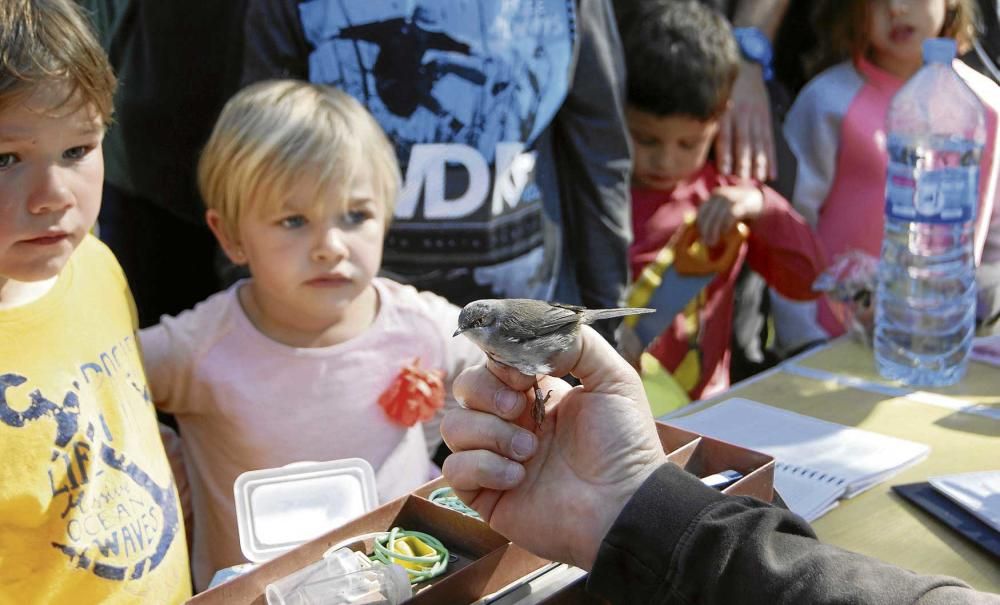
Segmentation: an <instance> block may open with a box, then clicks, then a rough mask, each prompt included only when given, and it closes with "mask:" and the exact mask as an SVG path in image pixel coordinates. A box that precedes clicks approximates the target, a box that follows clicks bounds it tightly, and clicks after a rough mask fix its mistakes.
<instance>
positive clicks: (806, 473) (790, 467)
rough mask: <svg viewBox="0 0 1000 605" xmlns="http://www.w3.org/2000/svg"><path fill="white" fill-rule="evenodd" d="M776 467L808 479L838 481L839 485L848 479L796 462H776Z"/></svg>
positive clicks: (826, 481) (828, 481)
mask: <svg viewBox="0 0 1000 605" xmlns="http://www.w3.org/2000/svg"><path fill="white" fill-rule="evenodd" d="M774 466H775V468H777V469H779V470H782V471H785V472H788V473H791V474H793V475H798V476H800V477H805V478H807V479H816V480H817V481H821V482H823V483H836V484H837V485H843V484H844V483H846V481H845V480H844V479H842V478H840V477H837V476H835V475H828V474H826V473H824V472H822V471H817V470H815V469H811V468H808V467H805V466H798V465H795V464H789V463H787V462H775V463H774Z"/></svg>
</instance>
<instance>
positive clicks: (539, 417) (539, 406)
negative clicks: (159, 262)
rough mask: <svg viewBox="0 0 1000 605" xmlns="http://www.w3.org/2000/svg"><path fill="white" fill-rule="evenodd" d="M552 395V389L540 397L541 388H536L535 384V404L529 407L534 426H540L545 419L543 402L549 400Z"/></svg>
mask: <svg viewBox="0 0 1000 605" xmlns="http://www.w3.org/2000/svg"><path fill="white" fill-rule="evenodd" d="M551 396H552V391H549V392H548V393H546V394H545V397H542V389H540V388H538V385H537V384H535V404H534V406H533V407H532V408H531V417H532V418H533V419H534V420H535V428H536V429H537V428H538V427H540V426H542V422H544V421H545V402H546V401H548V400H549V397H551Z"/></svg>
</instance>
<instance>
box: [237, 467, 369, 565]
mask: <svg viewBox="0 0 1000 605" xmlns="http://www.w3.org/2000/svg"><path fill="white" fill-rule="evenodd" d="M233 492H234V495H235V498H236V523H237V526H238V528H239V534H240V549H241V550H242V551H243V555H244V556H246V558H247V559H248V560H250V561H252V562H254V563H260V562H263V561H267V560H269V559H273V558H274V557H276V556H278V555H280V554H282V553H284V552H287V551H289V550H291V549H293V548H295V547H296V546H298V545H300V544H303V543H305V542H308V541H309V540H311V539H313V538H315V537H317V536H319V535H321V534H323V533H326V532H328V531H330V530H331V529H334V528H337V527H340V526H341V525H343V524H344V523H347V522H348V521H351V520H352V519H355V518H356V517H359V516H361V515H363V514H365V513H366V512H368V511H370V510H372V509H373V508H375V506H377V504H378V494H377V492H376V487H375V471H374V470H373V469H372V466H371V465H370V464H369V463H368V461H366V460H363V459H361V458H344V459H342V460H331V461H329V462H297V463H295V464H290V465H288V466H283V467H281V468H269V469H263V470H258V471H248V472H245V473H243V474H242V475H240V476H239V477H237V478H236V483H235V484H234V485H233Z"/></svg>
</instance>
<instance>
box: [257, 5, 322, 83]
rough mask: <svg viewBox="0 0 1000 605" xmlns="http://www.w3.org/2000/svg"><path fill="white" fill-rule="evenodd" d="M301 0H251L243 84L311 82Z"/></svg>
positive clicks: (309, 49)
mask: <svg viewBox="0 0 1000 605" xmlns="http://www.w3.org/2000/svg"><path fill="white" fill-rule="evenodd" d="M298 4H299V3H298V0H249V2H248V4H247V14H246V18H245V20H244V22H243V33H244V36H245V39H246V42H245V45H246V47H245V49H244V54H243V77H242V83H243V85H244V86H245V85H247V84H252V83H254V82H259V81H261V80H268V79H271V78H292V79H296V80H308V79H309V53H310V52H311V50H312V49H311V48H310V47H309V44H308V42H306V38H305V33H304V32H303V31H302V22H301V21H300V20H299V9H298Z"/></svg>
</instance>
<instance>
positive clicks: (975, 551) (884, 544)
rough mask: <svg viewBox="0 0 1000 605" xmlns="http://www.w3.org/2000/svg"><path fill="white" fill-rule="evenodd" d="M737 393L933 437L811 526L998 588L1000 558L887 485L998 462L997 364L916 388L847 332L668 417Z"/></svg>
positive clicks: (866, 549)
mask: <svg viewBox="0 0 1000 605" xmlns="http://www.w3.org/2000/svg"><path fill="white" fill-rule="evenodd" d="M730 397H745V398H747V399H753V400H756V401H759V402H761V403H766V404H769V405H773V406H775V407H779V408H784V409H787V410H791V411H794V412H798V413H801V414H806V415H808V416H813V417H816V418H822V419H824V420H829V421H832V422H837V423H840V424H844V425H847V426H854V427H858V428H862V429H866V430H869V431H874V432H876V433H882V434H885V435H892V436H895V437H900V438H903V439H909V440H911V441H917V442H920V443H925V444H927V445H929V446H930V447H931V453H930V455H929V456H928V457H927V459H926V460H924V461H922V462H920V463H919V464H917V465H916V466H913V467H910V468H908V469H906V470H904V471H903V472H901V473H900V474H898V475H896V476H894V477H891V478H890V479H889V480H887V481H885V482H883V483H880V484H878V485H876V486H875V487H874V488H872V489H871V490H869V491H867V492H864V493H862V494H861V495H859V496H856V497H854V498H852V499H849V500H841V501H840V504H839V506H837V507H836V508H834V509H833V510H832V511H830V512H829V513H827V514H825V515H824V516H822V517H820V518H819V519H817V520H816V521H815V522H814V523H813V527H814V528H815V530H816V533H817V534H818V535H819V538H820V539H821V540H822V541H824V542H827V543H830V544H835V545H837V546H840V547H843V548H846V549H848V550H852V551H856V552H860V553H864V554H866V555H870V556H873V557H876V558H878V559H882V560H884V561H888V562H891V563H893V564H896V565H899V566H901V567H905V568H907V569H911V570H913V571H916V572H919V573H926V574H945V575H950V576H955V577H958V578H961V579H962V580H964V581H966V582H968V583H969V584H970V585H972V586H974V587H975V588H978V589H980V590H988V591H992V592H1000V561H998V560H997V559H994V558H992V557H991V556H990V555H989V554H987V553H986V552H985V551H983V550H981V549H979V548H978V547H976V546H974V545H973V544H971V543H969V542H968V541H967V540H966V539H965V538H963V537H962V536H961V535H960V534H958V533H957V532H954V531H953V530H951V529H950V528H949V527H947V526H946V525H944V524H943V523H941V522H939V521H938V520H937V519H936V518H934V517H932V516H931V515H929V514H927V513H925V512H923V510H921V509H918V508H917V507H915V506H913V505H912V504H910V503H909V502H907V501H905V500H903V499H902V498H900V497H898V496H896V495H895V494H894V493H892V492H891V491H890V487H891V486H892V485H897V484H902V483H913V482H919V481H926V480H927V479H928V478H929V477H933V476H936V475H945V474H953V473H962V472H969V471H982V470H997V469H1000V368H996V367H993V366H988V365H985V364H980V363H974V362H973V363H970V364H969V371H968V373H967V375H966V377H965V379H963V381H962V382H961V383H959V384H958V385H956V386H953V387H948V388H943V389H929V390H926V391H915V390H911V389H908V388H906V387H903V386H902V385H899V384H897V383H890V382H886V381H883V380H881V379H880V378H879V377H878V375H877V373H876V372H875V369H874V360H873V357H872V352H871V350H870V349H868V348H866V347H864V346H862V345H860V344H858V343H855V342H853V341H851V340H848V339H840V340H838V341H835V342H833V343H832V344H830V345H828V346H826V347H823V348H820V349H816V350H813V351H810V352H807V353H805V354H803V355H801V356H799V357H797V358H794V359H791V360H789V361H788V362H785V363H784V364H782V365H780V366H778V367H777V368H775V369H773V370H771V371H769V372H766V373H764V374H761V375H758V376H756V377H754V378H752V379H750V380H747V381H744V382H742V383H739V384H737V385H734V387H733V388H732V389H731V390H729V391H728V392H726V393H725V394H723V395H720V396H719V397H716V398H713V399H709V400H706V401H703V402H699V403H696V404H694V405H691V406H687V407H686V408H682V409H681V410H678V411H676V412H673V413H671V414H668V415H666V416H663V417H662V418H661V419H663V420H667V421H668V422H669V420H670V418H671V417H678V416H683V415H687V414H689V413H691V412H693V411H696V410H699V409H704V408H705V407H708V406H711V405H714V404H716V403H719V402H721V401H725V400H726V399H728V398H730Z"/></svg>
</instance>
